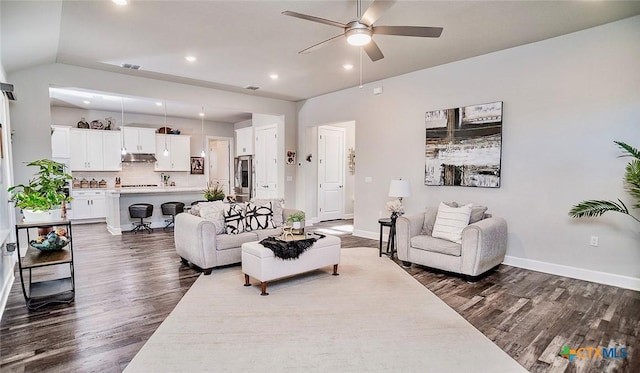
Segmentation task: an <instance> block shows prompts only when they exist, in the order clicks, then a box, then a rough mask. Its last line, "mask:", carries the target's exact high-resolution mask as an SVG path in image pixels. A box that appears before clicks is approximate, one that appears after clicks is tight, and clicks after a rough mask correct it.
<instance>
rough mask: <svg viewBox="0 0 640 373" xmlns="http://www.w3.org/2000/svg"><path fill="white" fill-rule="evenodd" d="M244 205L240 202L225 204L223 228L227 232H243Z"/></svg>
mask: <svg viewBox="0 0 640 373" xmlns="http://www.w3.org/2000/svg"><path fill="white" fill-rule="evenodd" d="M243 207H244V206H242V205H240V204H230V205H225V209H224V210H223V216H224V223H225V227H226V228H225V229H226V232H227V234H238V233H242V232H244V208H243Z"/></svg>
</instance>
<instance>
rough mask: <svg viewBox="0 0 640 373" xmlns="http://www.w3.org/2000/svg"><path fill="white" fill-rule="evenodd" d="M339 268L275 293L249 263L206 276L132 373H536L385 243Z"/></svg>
mask: <svg viewBox="0 0 640 373" xmlns="http://www.w3.org/2000/svg"><path fill="white" fill-rule="evenodd" d="M338 270H339V273H340V276H331V268H326V269H323V270H319V271H314V272H310V273H308V274H306V275H301V276H297V277H293V278H289V279H284V280H281V281H277V282H273V283H270V284H269V287H268V288H267V291H268V292H269V293H270V295H269V296H266V297H262V296H260V295H259V294H260V286H259V284H258V283H255V282H254V286H251V287H244V286H243V284H244V276H243V274H242V271H241V268H240V267H232V268H225V269H222V270H214V271H213V273H212V274H211V275H210V276H200V277H199V278H198V280H197V281H196V282H195V283H194V284H193V286H192V287H191V289H190V290H189V291H188V292H187V294H185V296H184V297H183V298H182V300H181V301H180V303H178V305H177V306H176V308H175V309H174V310H173V312H171V314H170V315H169V316H168V317H167V319H166V320H165V321H164V322H163V323H162V325H160V327H159V328H158V330H156V332H155V333H154V334H153V335H152V336H151V338H150V339H149V341H147V343H146V344H145V345H144V346H143V347H142V349H141V350H140V352H139V353H138V354H137V355H136V356H135V357H134V359H133V360H132V361H131V363H130V364H129V366H128V367H127V368H126V370H125V372H127V373H134V372H303V371H304V372H310V371H311V372H330V371H337V372H376V371H377V372H476V373H477V372H526V370H525V369H524V368H523V367H522V366H520V365H519V364H518V363H517V362H516V361H515V360H513V359H512V358H511V357H509V356H508V355H507V354H506V353H505V352H504V351H502V350H501V349H500V348H498V347H497V346H496V345H495V344H493V343H492V342H491V341H490V340H489V339H488V338H486V337H485V336H484V335H482V333H480V332H479V331H478V330H476V329H475V328H474V327H473V326H472V325H471V324H469V323H468V322H467V321H466V320H464V319H463V318H462V317H461V316H460V315H458V314H457V313H456V312H455V311H454V310H452V309H451V308H449V306H447V305H446V304H445V303H444V302H442V301H441V300H440V299H439V298H438V297H436V296H435V295H433V294H432V293H431V292H430V291H428V290H427V289H425V288H424V287H423V286H422V285H421V284H419V283H418V282H417V281H416V280H415V279H413V278H412V277H411V276H410V275H409V274H407V273H406V272H405V271H404V270H402V268H400V267H398V266H397V265H396V264H395V263H393V262H391V261H390V260H389V259H388V258H386V257H382V258H379V257H378V251H377V249H373V248H357V249H343V250H342V258H341V263H340V267H339V268H338ZM252 281H253V280H252Z"/></svg>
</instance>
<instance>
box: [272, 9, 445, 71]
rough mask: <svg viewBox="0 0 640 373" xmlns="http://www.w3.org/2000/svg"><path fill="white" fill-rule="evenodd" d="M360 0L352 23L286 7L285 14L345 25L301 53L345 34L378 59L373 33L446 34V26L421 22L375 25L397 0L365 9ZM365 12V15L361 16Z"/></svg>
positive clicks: (437, 35) (379, 52)
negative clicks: (421, 25)
mask: <svg viewBox="0 0 640 373" xmlns="http://www.w3.org/2000/svg"><path fill="white" fill-rule="evenodd" d="M356 2H357V13H358V17H359V18H358V19H355V20H353V21H351V22H349V23H346V24H345V23H340V22H336V21H332V20H328V19H324V18H319V17H315V16H310V15H307V14H302V13H297V12H292V11H289V10H287V11H284V12H282V14H284V15H286V16H291V17H296V18H300V19H304V20H307V21H313V22H318V23H322V24H325V25H329V26H335V27H340V28H341V29H343V30H344V31H343V33H341V34H340V35H336V36H334V37H332V38H329V39H327V40H324V41H321V42H320V43H317V44H314V45H312V46H310V47H309V48H306V49H303V50H301V51H300V52H298V53H309V52H312V51H314V50H316V49H318V48H321V47H323V46H324V45H326V44H327V43H328V42H330V41H332V40H335V39H338V38H340V37H342V36H344V37H346V38H347V42H348V43H349V44H351V45H355V46H362V47H363V48H364V50H365V52H367V55H368V56H369V58H370V59H371V61H374V62H375V61H378V60H381V59H382V58H384V55H383V54H382V51H381V50H380V48H379V47H378V44H376V42H375V41H373V40H372V39H371V37H372V36H373V35H398V36H418V37H426V38H438V37H440V34H442V27H420V26H374V25H373V23H374V22H375V21H377V20H378V19H379V18H380V17H382V15H383V14H384V12H386V11H387V10H388V9H389V8H391V6H393V4H394V3H395V2H396V0H375V1H374V2H373V3H372V4H371V5H370V6H369V8H367V10H366V11H365V12H364V14H362V13H361V6H362V5H361V0H356ZM361 14H362V16H360V15H361Z"/></svg>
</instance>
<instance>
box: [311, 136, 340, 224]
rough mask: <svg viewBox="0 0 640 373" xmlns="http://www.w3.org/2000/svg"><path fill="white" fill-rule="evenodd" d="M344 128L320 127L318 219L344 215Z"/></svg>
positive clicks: (332, 218)
mask: <svg viewBox="0 0 640 373" xmlns="http://www.w3.org/2000/svg"><path fill="white" fill-rule="evenodd" d="M344 141H345V130H344V128H337V127H325V126H322V127H318V220H320V221H324V220H334V219H342V217H343V215H344V163H345V158H344Z"/></svg>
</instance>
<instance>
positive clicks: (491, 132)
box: [424, 101, 502, 188]
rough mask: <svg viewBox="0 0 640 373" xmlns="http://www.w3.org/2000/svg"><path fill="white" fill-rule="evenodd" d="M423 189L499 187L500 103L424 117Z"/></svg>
mask: <svg viewBox="0 0 640 373" xmlns="http://www.w3.org/2000/svg"><path fill="white" fill-rule="evenodd" d="M425 128H426V142H425V144H426V146H425V175H424V184H425V185H447V186H467V187H485V188H499V187H500V161H501V154H502V101H498V102H491V103H487V104H480V105H471V106H464V107H458V108H453V109H443V110H434V111H427V112H426V113H425Z"/></svg>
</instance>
